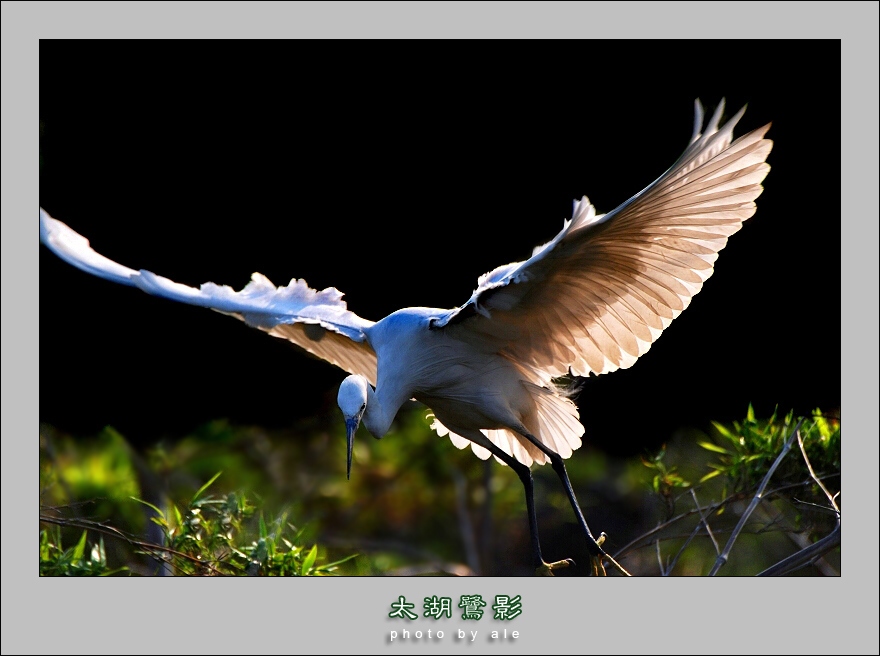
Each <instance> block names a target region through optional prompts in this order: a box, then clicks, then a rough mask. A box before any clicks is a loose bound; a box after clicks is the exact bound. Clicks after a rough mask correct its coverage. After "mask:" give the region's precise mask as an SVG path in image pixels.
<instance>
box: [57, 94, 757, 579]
mask: <svg viewBox="0 0 880 656" xmlns="http://www.w3.org/2000/svg"><path fill="white" fill-rule="evenodd" d="M723 107H724V103H723V101H722V102H721V103H720V104H719V106H718V108H717V110H716V111H715V113H714V115H713V116H712V118H711V119H710V120H709V122H708V124H707V125H706V127H705V128H703V110H702V106H701V105H700V103H699V101H697V102H696V108H695V120H694V130H693V135H692V137H691V140H690V143H689V145H688V147H687V148H686V149H685V151H684V153H683V154H682V155H681V157H679V159H678V160H677V161H676V162H675V163H674V164H673V165H672V167H671V168H670V169H669V170H667V171H666V172H665V173H664V174H663V175H661V176H660V177H659V178H658V179H657V180H655V181H654V182H653V183H652V184H651V185H649V186H648V187H646V188H645V189H644V190H642V191H641V192H639V193H638V194H636V195H635V196H633V197H632V198H630V199H629V200H627V201H626V202H624V203H623V204H622V205H620V206H619V207H618V208H616V209H615V210H613V211H611V212H609V213H608V214H604V215H603V214H597V213H596V211H595V208H594V207H593V206H592V205H591V204H590V202H589V201H588V200H587V198H586V197H583V198H582V199H581V200H580V201H577V202H575V204H574V210H573V213H572V218H571V219H570V220H568V221H566V222H565V224H564V227H563V229H562V231H561V232H560V233H559V234H558V235H557V236H556V237H555V238H554V239H553V240H552V241H550V242H548V243H547V244H544V245H543V246H539V247H537V248H535V249H534V252H533V254H532V257H531V258H529V259H528V260H525V261H523V262H513V263H511V264H506V265H503V266H500V267H498V268H496V269H494V270H493V271H491V272H489V273H487V274H485V275H483V276H481V277H480V279H479V280H478V281H477V288H476V290H475V291H474V292H473V294H472V295H471V297H470V299H469V300H468V301H467V302H465V303H464V304H463V305H461V306H460V307H458V308H455V309H451V310H450V309H437V308H423V307H414V308H405V309H402V310H398V311H397V312H394V313H392V314H390V315H388V316H387V317H385V318H384V319H382V320H380V321H378V322H372V321H368V320H366V319H363V318H361V317H359V316H357V315H356V314H354V313H353V312H350V311H349V310H348V309H347V307H346V304H345V302H344V301H343V300H342V294H341V293H340V292H338V291H337V290H336V289H335V288H332V287H330V288H327V289H324V290H323V291H317V290H315V289H312V288H310V287H309V286H308V285H307V284H306V283H305V281H304V280H296V279H294V280H291V281H290V283H289V284H288V285H287V286H284V287H276V286H275V285H273V284H272V283H271V282H270V281H269V280H268V279H266V278H265V277H264V276H262V275H260V274H258V273H255V274H253V276H252V280H251V282H250V283H249V284H248V285H247V286H246V287H245V288H244V289H242V290H241V291H238V292H236V291H234V290H233V289H232V288H230V287H227V286H219V285H215V284H214V283H205V284H203V285H202V286H201V287H200V288H199V289H195V288H193V287H188V286H186V285H182V284H179V283H175V282H173V281H171V280H168V279H167V278H163V277H161V276H157V275H156V274H153V273H150V272H149V271H144V270H140V271H136V270H134V269H129V268H128V267H125V266H122V265H120V264H118V263H116V262H113V261H112V260H109V259H107V258H106V257H104V256H102V255H100V254H98V253H96V252H95V251H94V250H92V249H91V247H90V246H89V243H88V241H87V240H86V239H85V238H84V237H82V236H81V235H79V234H77V233H76V232H75V231H73V230H72V229H71V228H69V227H68V226H67V225H65V224H63V223H61V222H60V221H57V220H55V219H53V218H51V217H50V216H49V215H48V214H47V213H46V212H45V211H43V210H42V209H41V210H40V239H41V241H42V242H43V243H44V244H45V245H46V246H47V247H49V248H50V249H51V250H52V251H53V252H55V253H56V254H57V255H58V256H60V257H61V258H63V259H64V260H66V261H67V262H69V263H71V264H73V265H74V266H76V267H79V268H80V269H82V270H84V271H87V272H89V273H92V274H94V275H97V276H100V277H102V278H106V279H108V280H112V281H114V282H117V283H121V284H125V285H130V286H133V287H138V288H140V289H142V290H143V291H146V292H148V293H150V294H154V295H157V296H162V297H165V298H169V299H172V300H177V301H182V302H185V303H190V304H193V305H200V306H203V307H207V308H210V309H213V310H216V311H218V312H222V313H224V314H229V315H231V316H234V317H236V318H238V319H240V320H242V321H245V322H246V323H247V324H248V325H250V326H253V327H255V328H258V329H260V330H263V331H266V332H268V333H269V334H270V335H274V336H276V337H281V338H285V339H288V340H290V341H292V342H293V343H294V344H296V345H298V346H300V347H302V348H304V349H305V350H307V351H309V352H310V353H312V354H314V355H316V356H318V357H320V358H323V359H324V360H327V361H329V362H331V363H332V364H334V365H336V366H338V367H340V368H341V369H343V370H345V371H347V372H348V373H349V374H350V375H349V376H348V377H347V378H346V379H345V380H343V382H342V384H341V385H340V388H339V395H338V399H337V400H338V404H339V407H340V409H341V411H342V414H343V416H344V419H345V424H346V436H347V446H348V465H347V475H348V476H349V477H350V475H351V457H352V444H353V441H354V435H355V432H356V431H357V429H358V426H359V425H360V424H361V423H363V424H364V426H365V427H366V428H367V430H368V431H369V432H370V433H371V434H372V435H373V436H374V437H377V438H381V437H382V436H384V435H385V434H386V433H387V432H388V430H389V428H390V426H391V423H392V421H393V420H394V417H395V415H396V414H397V412H398V410H399V409H400V407H401V406H402V405H403V403H404V402H406V401H407V400H409V399H416V400H418V401H420V402H422V403H424V404H425V405H426V406H428V407H429V408H430V409H431V411H432V412H433V414H434V417H435V420H434V423H433V424H432V428H434V429H435V430H436V431H437V432H438V433H439V434H440V435H448V436H449V438H450V439H451V441H452V442H453V444H454V445H455V446H457V447H458V448H464V447H466V446H468V445H470V446H471V448H472V449H473V451H474V453H475V454H476V455H477V456H479V457H480V458H482V459H486V458H488V457H489V456H490V455H494V456H495V458H496V459H498V460H499V461H500V462H502V463H504V464H506V465H509V466H510V467H511V468H513V469H514V471H516V473H517V475H518V476H519V478H520V480H521V481H522V483H523V486H524V488H525V493H526V502H527V507H528V516H529V527H530V531H531V541H532V550H533V556H534V562H535V567H536V568H537V570H538V571H539V572H541V573H550V572H551V571H552V570H553V569H555V568H557V567H563V566H565V565H567V564H568V561H560V562H559V563H545V562H544V560H543V558H542V556H541V546H540V541H539V539H538V526H537V519H536V513H535V506H534V499H533V484H532V476H531V471H530V467H531V465H532V464H533V463H537V464H544V463H546V462H550V463H551V466H552V467H553V469H554V470H555V471H556V473H557V474H558V475H559V477H560V479H561V480H562V482H563V484H564V486H565V490H566V494H567V495H568V498H569V501H570V503H571V506H572V508H573V510H574V512H575V515H576V516H577V519H578V522H579V524H580V526H581V529H582V530H583V532H584V535H585V537H586V539H587V544H588V547H589V548H590V552H591V554H592V556H593V558H594V571H596V572H599V573H601V572H604V569H603V568H602V561H603V560H606V559H607V560H608V561H609V562H611V563H612V564H613V565H615V566H616V567H617V568H618V570H619V571H621V572H624V571H625V570H623V569H622V568H621V567H620V566H619V565H617V563H614V561H613V560H612V559H610V557H609V556H608V555H607V554H606V553H605V552H604V551H603V549H602V546H601V544H602V537H600V538H599V539H598V540H596V539H594V537H593V534H592V533H591V531H590V529H589V527H588V526H587V523H586V520H585V518H584V516H583V513H582V512H581V510H580V506H579V505H578V503H577V499H576V498H575V494H574V491H573V489H572V487H571V483H570V481H569V479H568V475H567V473H566V471H565V464H564V459H565V458H568V457H570V456H571V454H572V452H573V451H574V450H575V449H577V448H578V447H579V446H580V445H581V437H582V436H583V433H584V428H583V425H582V424H581V423H580V421H579V416H578V410H577V408H576V406H575V405H574V403H573V402H572V401H571V400H570V399H569V398H568V397H567V396H566V394H565V393H564V392H563V391H562V390H561V389H560V388H559V387H558V386H557V385H556V383H555V381H556V380H557V379H559V378H560V377H564V376H588V375H589V374H590V373H593V374H603V373H608V372H611V371H614V370H616V369H620V368H626V367H629V366H631V365H632V364H633V363H635V361H636V360H637V358H638V357H639V356H641V355H643V354H644V353H645V352H646V351H647V350H648V349H649V348H650V346H651V344H652V343H653V342H654V341H655V340H656V339H657V338H658V337H659V336H660V334H661V333H662V331H663V330H664V329H665V328H666V327H667V326H668V325H669V324H670V322H671V321H672V320H673V319H674V318H675V317H676V316H678V314H680V313H681V312H682V311H683V310H684V309H685V308H686V307H687V306H688V304H689V303H690V301H691V299H692V298H693V296H694V295H695V294H697V292H699V291H700V289H701V288H702V285H703V283H704V282H705V281H706V280H707V279H708V278H709V276H711V275H712V272H713V266H714V262H715V260H716V258H717V257H718V252H719V251H720V250H721V249H722V248H723V247H724V246H725V245H726V243H727V238H728V237H729V236H730V235H732V234H733V233H735V232H736V231H737V230H739V229H740V227H741V226H742V222H743V221H745V220H746V219H747V218H749V217H751V216H752V215H753V214H754V212H755V203H754V200H755V199H756V198H757V197H758V196H759V195H760V193H761V191H762V186H761V183H762V181H763V179H764V177H765V176H766V175H767V172H768V171H769V168H770V167H769V166H768V165H767V164H766V162H765V160H766V158H767V155H768V154H769V152H770V149H771V147H772V142H771V141H769V140H767V139H764V138H763V137H764V134H765V133H766V132H767V130H768V129H769V127H770V126H769V125H766V126H764V127H762V128H759V129H757V130H753V131H752V132H749V133H748V134H746V135H744V136H742V137H740V138H739V139H737V140H736V141H734V140H733V128H734V126H735V125H736V124H737V122H738V121H739V120H740V118H741V117H742V115H743V112H744V109H743V110H740V111H739V112H738V113H737V114H736V115H735V116H734V117H733V118H731V119H730V120H729V121H728V122H727V123H726V124H725V125H723V126H721V127H719V123H720V119H721V114H722V112H723Z"/></svg>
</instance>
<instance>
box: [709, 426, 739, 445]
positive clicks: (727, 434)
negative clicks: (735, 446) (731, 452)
mask: <svg viewBox="0 0 880 656" xmlns="http://www.w3.org/2000/svg"><path fill="white" fill-rule="evenodd" d="M712 425H713V426H714V427H715V430H717V431H718V432H719V433H721V434H722V435H723V436H724V437H726V438H727V439H729V440H732V441H734V442H736V441H738V440H739V438H738V437H737V436H736V435H734V434H733V433H731V432H730V431H729V430H727V428H726V427H725V426H724V425H723V424H719V423H718V422H717V421H713V422H712Z"/></svg>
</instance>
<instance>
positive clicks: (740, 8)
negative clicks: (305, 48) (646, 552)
mask: <svg viewBox="0 0 880 656" xmlns="http://www.w3.org/2000/svg"><path fill="white" fill-rule="evenodd" d="M245 4H246V5H247V6H246V7H244V5H245ZM172 5H173V8H172ZM343 5H344V6H343ZM633 5H639V6H638V7H634V6H633ZM172 15H173V20H169V18H170V17H171V16H172ZM756 16H757V17H758V18H757V19H756ZM706 24H711V25H712V29H711V30H710V31H707V30H706V29H700V28H698V26H699V25H706ZM661 26H662V32H661ZM877 26H878V4H877V3H873V2H869V3H866V2H861V3H843V2H836V3H830V2H829V3H826V2H813V3H798V4H797V5H794V4H786V3H769V2H762V3H753V2H743V3H733V2H725V3H720V2H719V3H706V4H703V3H595V4H593V3H561V2H554V3H534V2H517V3H504V4H503V5H502V4H501V3H485V2H479V3H476V2H475V3H461V2H458V3H439V2H424V3H420V2H406V3H376V2H360V3H331V2H327V3H323V2H317V3H305V2H304V3H277V4H276V3H234V2H228V3H210V4H208V3H183V2H175V3H160V2H151V3H140V2H131V3H109V2H108V3H85V2H64V3H55V2H4V3H3V5H2V50H3V52H2V145H3V148H2V193H0V203H2V216H3V221H2V245H0V248H2V275H0V284H2V294H0V298H2V436H3V441H2V467H3V475H2V492H3V494H2V504H3V506H2V508H3V512H2V517H3V523H4V526H8V527H10V530H9V531H4V532H3V538H2V541H3V552H2V553H3V558H2V653H3V654H7V653H47V652H53V651H64V652H68V653H155V652H156V651H160V650H165V651H167V650H169V649H171V650H179V651H182V652H187V651H191V652H194V653H201V652H211V653H227V652H228V653H233V652H234V653H241V652H257V653H260V652H263V653H264V652H267V651H270V650H272V651H280V652H282V653H283V652H287V651H299V652H306V653H308V652H312V653H320V652H323V651H327V652H331V653H332V652H337V651H339V652H342V651H351V652H357V653H365V654H366V653H385V652H392V651H395V652H398V653H420V652H422V651H424V650H430V651H444V652H445V651H451V650H454V649H460V648H464V645H463V644H461V643H459V642H458V641H456V640H454V639H453V638H452V636H451V635H450V634H453V633H455V632H456V630H457V629H458V628H462V629H467V630H473V629H474V628H475V627H476V630H478V631H479V632H480V633H479V634H478V639H477V641H476V642H475V643H474V644H472V645H469V646H468V647H467V649H468V651H469V652H470V653H484V652H488V651H492V652H495V651H500V650H501V649H503V650H504V651H506V652H511V653H531V652H536V651H538V650H541V651H546V652H555V653H570V652H578V653H580V652H593V653H608V652H636V653H639V652H648V651H657V650H658V649H659V650H663V649H665V648H664V647H662V646H661V645H668V646H670V645H674V646H670V647H669V648H671V649H673V650H674V651H676V652H680V653H706V652H707V651H711V652H713V653H742V651H744V650H745V649H750V650H752V649H755V648H757V649H759V650H761V651H763V652H766V653H772V652H774V651H781V652H782V653H794V652H798V653H800V652H803V653H819V652H823V653H853V654H870V653H873V654H876V653H878V634H877V630H876V628H877V624H876V621H877V616H878V578H877V576H876V563H877V562H878V547H877V545H878V529H877V522H876V516H877V485H876V467H877V464H876V463H877V462H878V457H877V456H878V433H877V429H876V426H877V417H876V416H875V415H876V413H875V411H874V410H875V408H876V407H877V405H876V404H877V398H878V369H877V364H878V341H880V340H878V329H877V326H878V302H877V299H878V266H877V265H878V256H877V244H878V223H880V222H878V213H877V207H878V194H877V180H878V177H880V172H878V150H877V146H878V27H877ZM708 34H711V35H712V36H714V37H721V38H780V37H785V38H833V39H842V40H843V45H842V55H843V71H842V74H843V75H842V109H843V110H844V111H843V116H844V117H845V120H844V121H843V125H842V133H841V134H842V148H843V154H844V155H845V156H844V157H843V167H844V170H845V171H846V175H845V176H843V177H842V182H843V187H842V191H843V194H842V202H843V210H844V211H843V224H842V237H843V246H842V248H843V251H844V253H843V254H844V257H843V271H842V275H843V282H842V284H843V292H844V293H843V300H842V308H841V310H842V313H843V314H842V328H843V340H842V356H843V360H842V361H843V368H844V372H843V373H844V374H848V375H844V377H843V383H842V388H843V389H842V392H843V397H844V398H845V400H846V414H847V430H848V432H851V434H853V435H854V436H855V438H854V439H853V440H852V442H851V443H850V442H848V443H847V449H846V452H845V456H844V457H845V460H846V470H847V480H848V481H852V484H853V485H854V486H856V487H857V488H861V489H858V490H857V492H858V493H857V494H855V495H853V496H852V498H850V499H849V502H850V505H849V506H848V509H849V511H850V516H851V517H853V518H858V519H861V518H867V520H868V521H858V522H857V521H853V522H851V523H848V524H847V529H848V530H847V536H848V539H847V559H846V560H847V563H848V567H847V568H846V570H845V572H844V574H843V576H842V577H841V578H840V579H838V580H816V579H800V578H792V579H785V580H781V581H776V582H770V581H766V582H762V583H757V582H753V581H747V580H746V579H737V578H728V579H724V580H723V581H722V580H718V581H715V582H712V583H708V582H705V583H704V582H703V580H701V579H678V580H675V581H663V582H662V583H661V582H660V581H659V580H658V579H642V580H634V581H626V582H624V581H622V580H620V579H609V580H605V581H600V580H594V579H588V580H583V579H556V580H539V579H534V580H532V579H513V580H508V579H491V578H482V579H476V580H474V579H471V580H453V579H436V578H433V579H418V578H416V579H395V580H392V579H387V580H386V579H379V578H370V579H362V580H361V579H351V578H346V579H339V580H326V579H325V580H321V581H320V582H319V583H318V582H316V581H310V580H297V581H296V582H290V583H289V585H293V586H296V587H295V588H289V589H288V590H287V591H285V592H279V588H278V584H277V583H275V584H270V583H269V582H268V581H260V582H257V581H253V582H250V581H249V582H245V581H244V580H239V583H238V584H233V585H235V586H236V588H235V589H234V590H230V589H229V585H230V584H229V582H228V580H227V581H224V582H221V581H220V580H205V581H203V582H199V583H196V582H194V581H193V580H188V579H172V580H169V579H161V580H160V579H153V580H150V579H146V580H131V579H112V580H100V581H97V580H90V581H86V580H82V581H64V580H57V579H37V580H36V581H34V580H33V578H32V577H34V576H35V574H36V568H35V567H34V565H33V560H32V558H33V555H32V554H33V543H32V542H30V541H25V542H24V543H20V541H16V539H18V538H20V537H21V536H22V535H23V534H24V535H26V534H27V533H28V532H27V530H26V529H25V527H26V526H28V525H30V526H32V529H31V530H34V533H32V534H31V536H35V535H36V530H35V529H36V526H35V525H36V517H35V515H34V514H32V511H26V508H27V507H30V506H29V504H27V503H22V498H21V494H22V492H21V490H26V489H27V488H29V487H30V485H33V484H34V481H33V479H32V478H31V476H32V475H33V472H34V471H35V469H36V467H35V464H36V463H35V461H34V460H31V458H34V457H35V456H36V448H35V447H34V443H33V442H28V441H27V438H26V436H27V435H33V434H32V433H30V431H31V430H33V428H34V424H33V423H31V422H33V421H34V420H35V407H36V404H37V403H36V399H37V398H38V386H39V381H38V375H37V368H36V367H35V366H34V363H35V362H37V358H38V357H39V340H38V335H37V334H36V332H35V331H34V330H33V325H34V322H33V321H32V320H31V317H33V315H34V313H36V312H37V311H38V306H37V300H36V299H37V298H38V274H37V252H38V240H37V221H36V213H37V208H36V205H35V204H34V202H33V199H34V197H35V196H36V193H35V192H36V181H37V179H36V177H35V176H34V172H35V171H37V168H38V167H37V161H36V158H37V153H36V150H37V149H36V148H34V144H33V136H34V135H35V134H36V130H35V128H33V127H32V131H30V132H28V130H27V129H26V128H24V127H23V126H27V125H31V126H34V123H35V117H36V116H37V114H38V85H37V80H38V75H39V73H38V61H39V58H38V39H39V38H41V37H42V38H71V37H78V38H107V37H112V38H136V37H160V36H161V37H185V38H191V37H193V36H199V37H212V38H251V37H272V38H327V37H332V38H459V37H464V38H476V37H479V38H483V37H493V38H545V37H555V38H559V37H563V38H597V37H602V38H658V37H661V36H662V37H663V38H689V37H694V36H697V37H705V36H707V35H708ZM818 92H821V90H819V91H818ZM803 102H804V103H809V102H810V99H809V98H803ZM827 127H833V126H817V131H822V132H825V131H826V128H827ZM803 138H810V135H803ZM817 174H818V175H823V174H825V171H823V170H822V168H821V164H820V163H817ZM813 185H814V181H810V180H805V181H804V189H805V192H806V193H808V190H809V189H810V188H811V187H812V186H813ZM802 200H803V202H802V203H800V204H799V205H797V206H795V205H793V206H792V211H796V212H805V213H821V211H822V203H821V198H813V197H809V196H806V197H805V198H804V199H802ZM27 217H33V222H31V220H30V219H28V218H27ZM820 220H821V219H820V218H815V217H807V220H806V221H805V223H804V225H805V228H810V229H812V228H814V227H815V226H818V225H821V224H820V223H819V221H820ZM816 236H817V241H818V242H819V243H821V241H820V240H821V234H819V233H817V235H816ZM817 245H818V244H817ZM804 255H807V256H808V254H804ZM795 264H796V263H795ZM857 349H858V350H857ZM871 426H873V427H874V428H873V429H872V428H870V427H871ZM26 454H27V455H26ZM22 462H27V463H29V464H27V465H24V466H22V465H21V464H20V463H22ZM31 490H32V491H33V488H31ZM24 494H27V493H24ZM612 581H613V582H612ZM196 585H198V586H199V588H200V589H196V588H194V587H192V586H196ZM215 585H216V586H220V585H222V586H224V588H225V589H224V591H223V593H220V592H219V590H218V591H217V592H213V593H212V590H211V588H213V586H215ZM237 585H241V586H242V588H241V589H240V590H238V589H237ZM705 585H712V586H713V587H712V589H711V591H707V590H706V588H704V587H703V586H705ZM132 586H135V587H134V589H133V588H132ZM169 586H170V587H169ZM177 586H182V587H183V588H184V589H182V590H178V589H177ZM204 586H209V589H207V590H206V589H204ZM661 586H662V587H661ZM670 586H673V588H674V592H673V591H672V590H670ZM717 586H723V587H722V588H721V589H719V588H718V587H717ZM766 586H771V588H770V589H768V588H767V587H766ZM842 586H845V589H843V587H842ZM545 590H546V591H545ZM872 590H873V591H872ZM230 593H231V594H230ZM472 593H478V594H482V595H483V598H484V599H487V600H488V599H492V598H494V595H496V594H509V595H516V594H521V595H523V604H524V613H523V615H522V616H521V617H519V618H517V620H515V621H514V622H510V623H509V628H510V629H511V630H514V629H516V630H519V631H520V634H521V637H520V638H519V639H518V640H516V641H510V640H509V641H507V642H504V643H503V644H504V646H503V647H498V646H495V645H492V644H490V643H488V642H487V641H485V640H484V638H485V637H486V634H487V633H488V632H489V631H491V630H493V629H494V628H495V627H496V626H497V627H500V628H503V627H504V624H502V623H500V622H495V621H493V620H491V619H487V618H484V620H482V621H481V622H479V623H473V622H463V621H461V620H458V619H452V620H442V621H439V622H435V621H432V620H426V619H420V620H418V621H415V622H413V623H412V626H410V627H409V628H410V630H415V629H416V628H420V629H422V630H427V629H428V628H433V629H435V630H436V628H437V627H440V628H443V629H444V630H446V631H447V636H446V637H445V638H444V640H443V641H440V642H433V643H432V642H427V641H423V642H418V643H417V642H410V643H402V642H396V643H394V644H393V645H392V644H389V643H388V641H387V636H388V634H389V631H391V630H394V629H398V630H401V629H402V628H403V623H402V621H401V620H391V619H388V618H387V617H386V614H387V612H388V609H389V604H390V602H391V601H393V600H395V599H396V598H397V596H398V595H401V594H403V595H405V596H406V597H407V599H408V600H409V601H415V602H416V603H417V604H418V608H420V607H421V599H422V598H423V597H424V596H425V595H433V594H436V595H439V596H451V597H453V599H456V600H457V598H458V596H459V595H461V594H472ZM221 594H222V596H220V595H221ZM709 595H711V596H709ZM198 600H201V601H198ZM218 601H219V603H218ZM707 602H709V603H707ZM673 604H674V606H673V608H674V611H673V610H672V608H670V606H671V605H673ZM218 618H227V619H226V620H225V623H224V620H222V619H221V620H220V621H218ZM302 618H306V622H307V625H306V626H307V628H306V627H304V626H303V622H302V621H301V619H302ZM675 620H679V621H676V622H675V624H673V621H675ZM681 620H683V622H681ZM672 626H676V627H683V628H684V632H683V633H682V634H681V635H680V636H675V637H673V636H670V635H669V629H670V628H671V627H672ZM447 627H448V628H447ZM685 627H686V628H685ZM731 629H734V630H738V632H737V633H735V634H731V632H730V630H731ZM743 629H745V630H746V631H748V635H749V637H748V638H746V636H744V635H742V633H741V631H742V630H743ZM731 638H732V639H731ZM673 641H674V642H673ZM747 645H748V646H747Z"/></svg>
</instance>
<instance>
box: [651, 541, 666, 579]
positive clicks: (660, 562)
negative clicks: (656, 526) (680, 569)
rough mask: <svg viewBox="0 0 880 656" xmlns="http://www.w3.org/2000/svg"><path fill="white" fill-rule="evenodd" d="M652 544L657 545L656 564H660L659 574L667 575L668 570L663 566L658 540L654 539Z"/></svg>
mask: <svg viewBox="0 0 880 656" xmlns="http://www.w3.org/2000/svg"><path fill="white" fill-rule="evenodd" d="M654 546H655V547H657V565H659V566H660V576H668V575H669V572H667V571H666V569H665V568H664V567H663V556H661V555H660V540H654Z"/></svg>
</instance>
